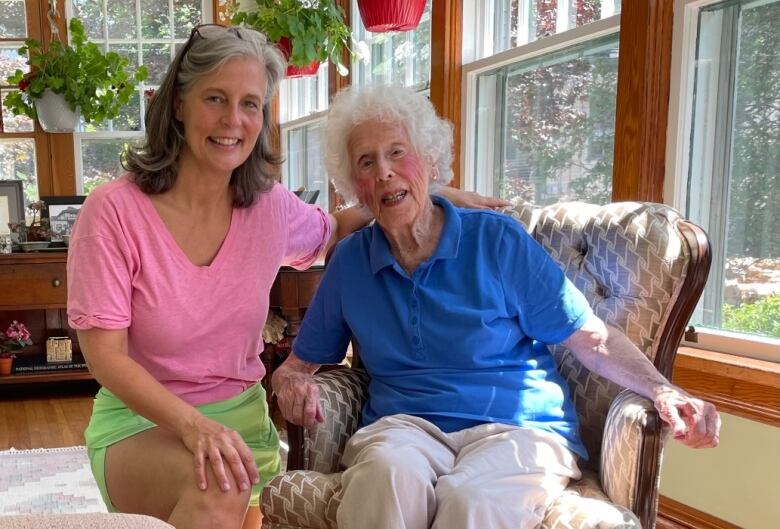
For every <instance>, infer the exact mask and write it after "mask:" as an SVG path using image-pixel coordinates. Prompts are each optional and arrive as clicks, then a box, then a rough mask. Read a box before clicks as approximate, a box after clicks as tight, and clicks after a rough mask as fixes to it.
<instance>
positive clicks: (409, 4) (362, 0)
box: [357, 0, 425, 33]
mask: <svg viewBox="0 0 780 529" xmlns="http://www.w3.org/2000/svg"><path fill="white" fill-rule="evenodd" d="M357 5H358V9H359V10H360V18H361V19H363V25H364V26H365V27H366V29H367V30H368V31H370V32H372V33H384V32H387V31H411V30H413V29H414V28H416V27H417V26H418V25H419V24H420V19H421V18H422V14H423V11H425V0H357Z"/></svg>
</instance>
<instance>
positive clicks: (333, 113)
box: [324, 85, 453, 202]
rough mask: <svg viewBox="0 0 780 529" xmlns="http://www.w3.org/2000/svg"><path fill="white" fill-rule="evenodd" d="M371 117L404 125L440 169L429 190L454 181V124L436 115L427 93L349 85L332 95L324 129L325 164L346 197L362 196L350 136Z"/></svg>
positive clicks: (413, 141) (416, 146)
mask: <svg viewBox="0 0 780 529" xmlns="http://www.w3.org/2000/svg"><path fill="white" fill-rule="evenodd" d="M369 120H378V121H382V122H385V123H396V124H399V125H401V126H403V127H404V129H405V130H406V134H407V135H408V136H409V144H410V145H411V146H412V148H413V149H414V150H415V151H416V153H417V154H418V155H419V156H421V157H423V158H427V159H428V160H430V161H431V162H432V163H433V164H434V165H435V167H436V169H437V171H438V176H437V178H436V181H433V182H431V183H430V186H429V191H430V192H434V191H435V190H436V189H437V188H438V187H439V186H441V185H446V184H448V183H449V181H450V180H452V167H451V165H452V156H453V155H452V124H450V123H449V122H448V121H446V120H444V119H442V118H440V117H439V116H437V115H436V111H435V110H434V108H433V105H432V104H431V102H430V101H429V100H428V98H427V97H425V96H424V95H422V94H420V93H417V92H415V91H413V90H410V89H408V88H403V87H400V86H383V85H376V86H363V87H350V88H346V89H344V90H342V91H340V92H339V93H338V94H336V96H335V97H334V98H333V102H332V103H331V104H330V110H329V111H328V122H327V126H326V127H325V130H324V144H325V169H326V170H327V171H328V176H329V177H330V179H331V181H332V182H333V185H334V186H335V188H336V191H338V192H339V193H341V195H342V196H343V197H344V199H345V200H346V201H347V202H354V201H356V199H357V193H356V191H357V186H356V185H355V179H354V178H353V175H352V168H351V164H350V160H349V152H348V150H347V141H348V140H349V134H350V133H351V132H352V129H353V128H354V127H355V126H356V125H359V124H360V123H364V122H366V121H369Z"/></svg>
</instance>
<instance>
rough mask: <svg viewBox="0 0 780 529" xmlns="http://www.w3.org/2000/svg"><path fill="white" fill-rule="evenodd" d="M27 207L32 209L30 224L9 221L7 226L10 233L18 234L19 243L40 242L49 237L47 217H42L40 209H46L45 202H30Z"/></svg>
mask: <svg viewBox="0 0 780 529" xmlns="http://www.w3.org/2000/svg"><path fill="white" fill-rule="evenodd" d="M27 209H29V210H30V211H32V214H33V216H32V221H31V222H30V225H29V226H28V225H27V224H25V223H24V221H22V222H20V223H10V224H8V227H9V228H10V229H11V232H12V233H16V234H18V239H19V243H30V242H41V241H48V240H50V239H51V228H50V226H49V219H44V218H43V213H42V211H43V210H44V209H46V204H45V203H44V202H43V201H42V200H38V201H37V202H31V203H30V205H29V206H27Z"/></svg>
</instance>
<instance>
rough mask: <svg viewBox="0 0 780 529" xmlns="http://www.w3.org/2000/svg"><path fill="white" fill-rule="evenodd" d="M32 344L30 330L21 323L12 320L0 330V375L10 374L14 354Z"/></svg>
mask: <svg viewBox="0 0 780 529" xmlns="http://www.w3.org/2000/svg"><path fill="white" fill-rule="evenodd" d="M28 345H32V340H31V339H30V331H28V330H27V327H25V326H24V324H23V323H19V322H18V321H16V320H14V321H13V323H11V325H9V326H8V329H6V331H5V332H0V375H4V376H7V375H10V374H11V368H12V367H13V362H14V358H16V354H15V353H18V352H19V351H21V350H22V349H24V348H25V347H26V346H28Z"/></svg>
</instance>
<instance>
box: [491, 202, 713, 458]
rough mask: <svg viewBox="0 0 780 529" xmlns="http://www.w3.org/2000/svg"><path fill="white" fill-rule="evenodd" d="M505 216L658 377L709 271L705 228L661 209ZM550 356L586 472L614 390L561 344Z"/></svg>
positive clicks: (575, 206)
mask: <svg viewBox="0 0 780 529" xmlns="http://www.w3.org/2000/svg"><path fill="white" fill-rule="evenodd" d="M506 213H508V214H509V215H511V216H513V217H515V218H516V219H517V220H519V221H520V222H521V223H523V224H524V225H525V227H526V229H527V230H528V231H529V232H530V233H531V234H532V235H533V237H534V238H535V239H536V240H537V241H538V242H539V243H540V244H541V245H542V246H543V247H544V248H545V250H547V251H548V252H549V253H550V255H551V256H552V257H553V259H555V261H557V262H558V264H560V266H561V268H562V269H563V270H564V271H565V273H566V275H567V277H568V278H569V279H570V280H571V281H572V282H573V283H574V284H575V285H576V286H577V287H578V288H579V289H580V290H581V291H582V292H583V293H584V294H585V297H586V298H587V299H588V301H589V302H590V304H591V307H593V309H594V312H595V313H596V315H597V316H599V317H600V318H602V319H603V320H604V321H605V322H606V323H608V324H610V325H613V326H615V327H618V328H619V329H621V330H622V331H623V332H624V333H625V334H626V336H628V338H629V339H630V340H631V341H632V342H633V343H634V344H636V345H637V346H638V347H639V349H640V350H641V351H643V352H644V353H645V354H646V355H647V357H648V358H649V359H650V360H651V361H653V363H654V364H655V366H656V367H657V368H658V370H659V371H661V372H662V373H663V374H664V375H665V376H667V377H670V376H671V372H672V367H673V364H674V358H675V355H676V353H677V347H678V346H679V344H680V340H681V339H682V336H683V332H684V330H685V326H686V325H687V322H688V319H689V318H690V316H691V313H692V312H693V309H694V308H695V305H696V303H697V301H698V299H699V296H700V295H701V292H702V289H703V288H704V283H705V281H706V278H707V273H708V272H709V265H710V248H709V242H708V239H707V236H706V234H705V233H704V231H703V230H702V229H701V228H699V227H698V226H696V225H694V224H692V223H690V222H688V221H686V220H685V219H683V218H682V217H681V216H680V214H679V213H678V212H677V211H675V210H674V209H672V208H670V207H668V206H664V205H662V204H652V203H639V202H617V203H612V204H608V205H605V206H596V205H592V204H584V203H579V202H564V203H558V204H554V205H551V206H546V207H541V208H538V207H534V206H530V205H527V204H522V205H517V206H515V207H513V208H508V209H507V210H506ZM553 354H554V356H555V359H556V361H557V362H558V366H559V368H560V370H561V373H562V374H563V376H564V378H565V379H566V380H567V382H568V383H569V386H570V389H571V395H572V398H573V399H574V402H575V405H576V407H577V413H578V415H579V419H580V429H581V432H582V436H583V441H584V443H585V446H586V447H587V449H588V453H589V455H590V460H589V462H588V463H587V464H586V465H585V466H587V467H590V468H593V469H596V470H598V466H599V460H600V453H601V442H602V434H603V431H604V423H605V421H606V416H607V412H608V410H609V406H610V404H611V403H612V401H613V400H614V398H615V396H616V395H617V393H618V392H620V390H621V388H620V387H619V386H617V385H616V384H613V383H612V382H610V381H608V380H606V379H604V378H602V377H600V376H598V375H595V374H593V373H591V372H590V371H588V370H587V369H585V368H584V367H583V366H582V365H581V364H580V363H579V362H578V361H577V360H576V359H575V358H574V357H573V356H572V355H571V353H570V352H569V351H568V350H566V349H565V348H564V347H562V346H555V347H553Z"/></svg>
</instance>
